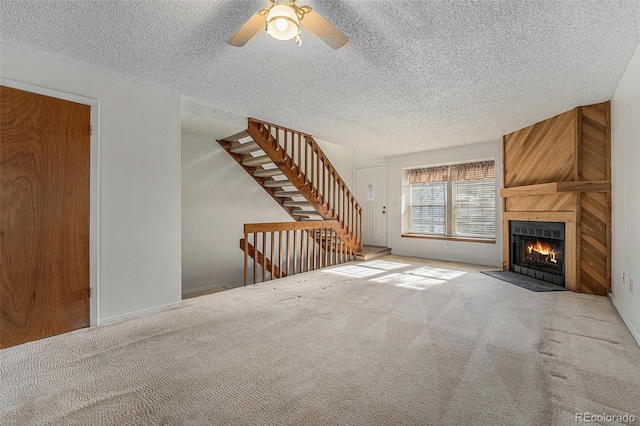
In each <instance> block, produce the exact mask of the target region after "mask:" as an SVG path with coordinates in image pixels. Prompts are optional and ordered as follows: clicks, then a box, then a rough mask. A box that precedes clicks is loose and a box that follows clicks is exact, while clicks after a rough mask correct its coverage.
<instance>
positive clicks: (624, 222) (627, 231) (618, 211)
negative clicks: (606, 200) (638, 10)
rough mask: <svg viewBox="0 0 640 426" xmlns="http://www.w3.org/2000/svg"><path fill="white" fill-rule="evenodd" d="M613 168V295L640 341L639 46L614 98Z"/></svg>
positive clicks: (612, 129)
mask: <svg viewBox="0 0 640 426" xmlns="http://www.w3.org/2000/svg"><path fill="white" fill-rule="evenodd" d="M611 171H612V172H611V179H612V192H611V199H612V209H611V210H612V235H611V241H612V264H611V265H612V268H611V269H612V270H611V281H612V285H611V300H612V301H613V303H614V305H615V306H616V308H617V309H618V312H619V313H620V316H621V317H622V319H623V320H624V322H625V323H626V324H627V326H628V327H629V330H631V333H632V334H633V335H634V337H635V339H636V340H637V341H638V344H640V223H639V222H638V217H639V212H640V46H638V48H637V49H636V52H635V54H634V55H633V58H632V59H631V62H630V63H629V66H628V68H627V70H626V72H625V74H624V76H623V77H622V79H621V80H620V83H619V84H618V88H617V89H616V92H615V94H614V95H613V98H612V99H611ZM623 272H624V274H625V280H624V283H623V280H622V274H623ZM630 279H633V282H634V289H633V293H631V291H630V290H629V280H630Z"/></svg>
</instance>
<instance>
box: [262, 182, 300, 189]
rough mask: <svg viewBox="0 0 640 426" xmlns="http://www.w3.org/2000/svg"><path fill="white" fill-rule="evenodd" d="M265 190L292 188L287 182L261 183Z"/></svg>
mask: <svg viewBox="0 0 640 426" xmlns="http://www.w3.org/2000/svg"><path fill="white" fill-rule="evenodd" d="M263 185H264V186H265V187H266V188H282V187H284V186H292V185H293V184H292V183H291V182H289V181H288V180H268V181H266V182H264V183H263Z"/></svg>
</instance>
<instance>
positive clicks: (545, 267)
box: [509, 220, 565, 286]
mask: <svg viewBox="0 0 640 426" xmlns="http://www.w3.org/2000/svg"><path fill="white" fill-rule="evenodd" d="M509 231H510V239H509V250H510V253H509V254H510V256H511V270H512V271H513V272H517V273H519V274H523V275H527V276H530V277H533V278H537V279H539V280H543V281H547V282H550V283H553V284H557V285H561V286H564V285H565V276H564V272H565V224H564V223H563V222H529V221H514V220H512V221H509Z"/></svg>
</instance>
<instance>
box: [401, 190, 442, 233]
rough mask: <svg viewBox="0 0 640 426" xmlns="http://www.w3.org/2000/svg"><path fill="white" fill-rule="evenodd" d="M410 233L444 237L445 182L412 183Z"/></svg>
mask: <svg viewBox="0 0 640 426" xmlns="http://www.w3.org/2000/svg"><path fill="white" fill-rule="evenodd" d="M410 186H411V203H410V207H409V223H410V224H411V225H410V228H411V229H410V232H415V233H420V234H432V235H446V232H447V182H446V181H444V182H428V183H412V184H411V185H410Z"/></svg>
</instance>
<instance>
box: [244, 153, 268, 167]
mask: <svg viewBox="0 0 640 426" xmlns="http://www.w3.org/2000/svg"><path fill="white" fill-rule="evenodd" d="M268 163H273V160H271V158H269V156H268V155H261V156H259V157H251V158H245V159H244V160H242V164H243V165H245V166H249V167H253V166H261V165H263V164H268Z"/></svg>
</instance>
